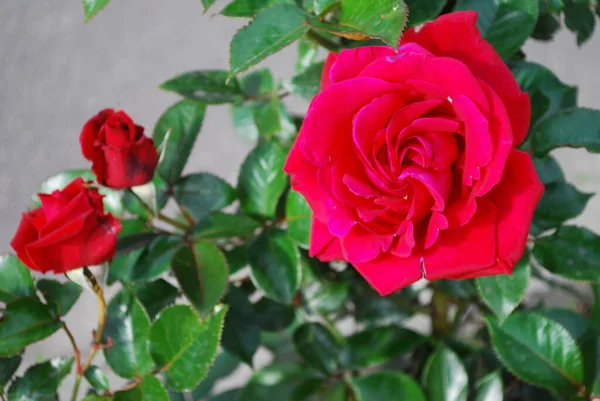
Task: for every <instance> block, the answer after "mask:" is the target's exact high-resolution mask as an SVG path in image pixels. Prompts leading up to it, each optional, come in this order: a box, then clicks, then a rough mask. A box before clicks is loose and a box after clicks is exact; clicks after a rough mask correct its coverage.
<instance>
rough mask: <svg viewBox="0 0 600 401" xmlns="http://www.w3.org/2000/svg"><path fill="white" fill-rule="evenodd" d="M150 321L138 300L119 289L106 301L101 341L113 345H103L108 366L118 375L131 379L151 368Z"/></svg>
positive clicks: (149, 370)
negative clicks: (149, 349) (149, 346)
mask: <svg viewBox="0 0 600 401" xmlns="http://www.w3.org/2000/svg"><path fill="white" fill-rule="evenodd" d="M149 331H150V321H149V318H148V315H147V314H146V311H145V310H144V308H143V307H142V305H141V304H140V302H139V301H138V300H137V299H136V298H135V297H134V296H133V295H132V294H131V293H130V292H128V291H127V290H122V291H121V292H120V293H118V294H117V295H116V296H115V297H114V298H113V299H112V300H111V301H110V303H109V304H108V308H107V316H106V328H105V329H104V334H103V336H102V341H103V342H104V343H105V344H107V343H108V341H109V338H110V339H111V341H112V345H111V346H110V347H108V348H105V349H104V358H105V359H106V362H107V364H108V366H109V367H110V368H111V369H112V371H113V372H115V373H116V374H117V375H119V376H121V377H124V378H126V379H133V378H136V377H139V376H143V375H146V374H148V373H150V372H151V371H152V368H153V366H154V364H153V363H152V358H150V354H149V352H148V333H149Z"/></svg>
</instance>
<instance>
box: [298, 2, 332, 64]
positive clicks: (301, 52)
mask: <svg viewBox="0 0 600 401" xmlns="http://www.w3.org/2000/svg"><path fill="white" fill-rule="evenodd" d="M317 1H319V0H317ZM335 1H337V0H335ZM318 55H319V45H318V44H316V43H315V42H313V41H312V40H310V39H309V38H307V37H303V38H300V40H299V41H298V61H297V62H296V68H295V71H296V73H299V72H302V71H304V70H305V69H307V68H308V67H310V66H311V65H312V64H313V63H314V62H315V59H316V58H317V56H318Z"/></svg>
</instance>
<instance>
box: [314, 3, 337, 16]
mask: <svg viewBox="0 0 600 401" xmlns="http://www.w3.org/2000/svg"><path fill="white" fill-rule="evenodd" d="M340 5H341V1H340V0H313V8H314V11H315V14H317V15H324V14H325V13H326V12H329V11H331V10H333V9H334V8H336V7H339V6H340Z"/></svg>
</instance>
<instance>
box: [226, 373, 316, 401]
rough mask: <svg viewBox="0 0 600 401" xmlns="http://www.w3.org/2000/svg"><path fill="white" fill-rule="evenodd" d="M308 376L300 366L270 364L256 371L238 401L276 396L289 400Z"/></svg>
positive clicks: (251, 400)
mask: <svg viewBox="0 0 600 401" xmlns="http://www.w3.org/2000/svg"><path fill="white" fill-rule="evenodd" d="M305 377H306V375H305V374H303V372H302V371H301V369H300V368H299V367H298V366H290V365H270V366H267V367H266V368H263V369H261V370H259V371H257V372H254V374H253V375H252V378H250V381H248V383H247V384H246V386H245V387H244V388H243V389H242V390H241V392H240V393H239V395H238V397H237V401H259V400H261V401H262V400H268V399H271V398H274V396H275V398H276V399H277V400H288V399H289V397H290V396H291V395H292V392H293V391H294V389H295V388H296V386H298V384H300V383H301V381H302V379H304V378H305Z"/></svg>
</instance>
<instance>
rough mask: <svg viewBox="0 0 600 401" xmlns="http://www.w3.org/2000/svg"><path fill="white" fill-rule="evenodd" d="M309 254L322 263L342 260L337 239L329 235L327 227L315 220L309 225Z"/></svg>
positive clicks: (340, 248) (342, 256)
mask: <svg viewBox="0 0 600 401" xmlns="http://www.w3.org/2000/svg"><path fill="white" fill-rule="evenodd" d="M309 254H310V256H311V257H316V258H318V259H319V260H320V261H322V262H330V261H332V260H342V259H343V258H344V255H343V254H342V247H341V243H340V240H339V238H337V237H334V236H333V235H331V233H330V232H329V230H328V229H327V226H326V225H325V224H323V223H321V222H320V221H319V220H317V219H315V218H313V219H312V223H311V229H310V249H309Z"/></svg>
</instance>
